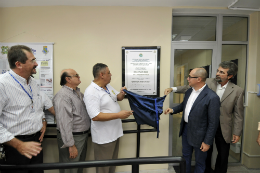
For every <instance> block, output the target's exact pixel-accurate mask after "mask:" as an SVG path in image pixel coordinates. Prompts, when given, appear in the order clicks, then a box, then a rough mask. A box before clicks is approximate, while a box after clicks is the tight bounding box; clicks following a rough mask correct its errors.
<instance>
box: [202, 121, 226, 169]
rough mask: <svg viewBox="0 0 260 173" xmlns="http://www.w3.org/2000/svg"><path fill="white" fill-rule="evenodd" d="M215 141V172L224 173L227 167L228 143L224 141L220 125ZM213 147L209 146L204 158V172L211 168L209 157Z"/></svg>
mask: <svg viewBox="0 0 260 173" xmlns="http://www.w3.org/2000/svg"><path fill="white" fill-rule="evenodd" d="M215 143H216V147H217V151H218V155H217V160H216V164H215V173H226V172H227V168H228V156H229V149H230V143H226V141H225V139H224V138H223V135H222V131H221V127H220V125H219V126H218V129H217V132H216V135H215ZM212 152H213V147H212V146H211V147H210V149H209V151H208V156H207V159H206V170H205V173H209V172H210V169H211V157H212Z"/></svg>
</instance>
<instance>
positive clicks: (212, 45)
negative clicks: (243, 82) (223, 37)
mask: <svg viewBox="0 0 260 173" xmlns="http://www.w3.org/2000/svg"><path fill="white" fill-rule="evenodd" d="M217 48H218V45H217V42H216V41H207V42H206V41H205V42H203V41H199V42H198V41H193V42H186V41H178V42H177V41H174V42H172V43H171V62H170V67H171V68H170V86H171V87H172V86H173V84H174V82H173V81H174V52H175V50H177V49H204V50H205V49H207V50H212V56H211V67H212V68H211V76H209V77H213V76H215V75H216V71H217V68H218V64H220V62H221V56H220V55H218V51H217ZM169 96H170V107H174V106H177V105H178V104H174V103H173V94H169ZM172 121H173V116H169V153H168V154H169V156H172V137H173V133H172V131H173V127H172ZM192 164H194V163H193V162H192ZM173 165H177V164H169V166H170V167H171V166H173Z"/></svg>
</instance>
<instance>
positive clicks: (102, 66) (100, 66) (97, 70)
mask: <svg viewBox="0 0 260 173" xmlns="http://www.w3.org/2000/svg"><path fill="white" fill-rule="evenodd" d="M106 67H107V65H106V64H102V63H97V64H95V65H94V66H93V76H94V78H95V79H96V78H98V76H99V73H100V72H101V71H103V70H104V69H105V68H106Z"/></svg>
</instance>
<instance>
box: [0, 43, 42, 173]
mask: <svg viewBox="0 0 260 173" xmlns="http://www.w3.org/2000/svg"><path fill="white" fill-rule="evenodd" d="M7 56H8V61H9V65H10V68H11V70H10V71H9V72H6V73H5V74H3V75H1V76H0V98H1V99H0V143H3V144H4V146H5V153H6V164H10V165H24V164H35V163H42V162H43V153H42V147H41V143H40V142H42V140H43V136H44V133H45V130H46V121H45V119H44V113H43V110H42V107H41V96H40V91H39V89H38V87H37V83H36V81H34V80H33V79H32V78H31V77H30V76H31V75H32V74H35V73H36V67H37V66H38V64H37V63H36V61H35V59H36V58H35V57H34V55H33V53H32V51H31V49H30V48H29V47H27V46H23V45H17V46H12V47H11V48H10V50H9V51H8V55H7ZM3 172H5V171H3V170H2V173H3ZM6 172H8V173H11V172H16V171H10V170H8V171H6ZM22 172H23V173H25V172H28V171H22ZM31 172H33V173H36V172H37V173H38V172H43V171H31Z"/></svg>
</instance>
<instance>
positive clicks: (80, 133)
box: [57, 130, 89, 135]
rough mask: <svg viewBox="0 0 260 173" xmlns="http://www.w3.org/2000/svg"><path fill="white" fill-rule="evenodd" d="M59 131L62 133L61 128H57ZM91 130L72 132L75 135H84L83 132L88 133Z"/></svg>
mask: <svg viewBox="0 0 260 173" xmlns="http://www.w3.org/2000/svg"><path fill="white" fill-rule="evenodd" d="M57 131H58V132H59V133H60V131H59V130H57ZM88 132H89V130H86V131H84V132H72V134H73V135H83V134H86V133H88Z"/></svg>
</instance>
